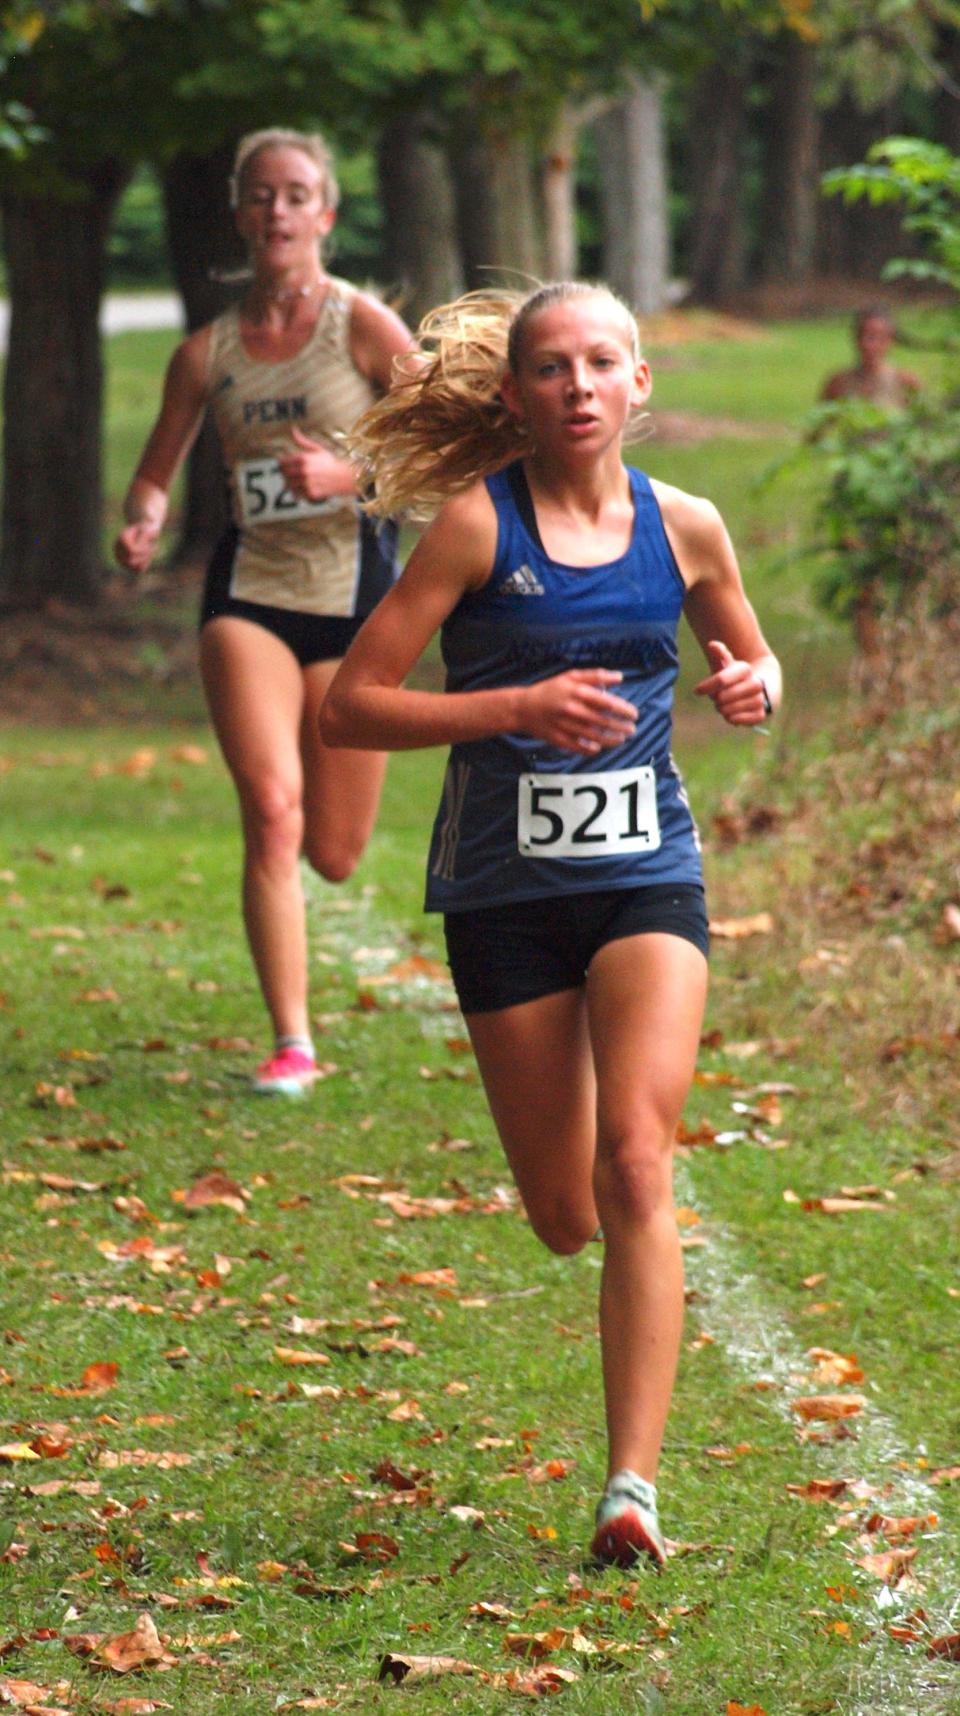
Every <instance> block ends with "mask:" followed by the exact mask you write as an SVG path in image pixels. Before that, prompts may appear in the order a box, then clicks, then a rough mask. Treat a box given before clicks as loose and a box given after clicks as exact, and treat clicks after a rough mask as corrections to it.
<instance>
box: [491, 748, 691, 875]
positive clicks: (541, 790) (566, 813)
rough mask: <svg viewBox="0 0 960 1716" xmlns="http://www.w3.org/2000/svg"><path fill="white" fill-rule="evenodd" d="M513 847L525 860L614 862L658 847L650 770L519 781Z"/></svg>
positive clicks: (654, 779)
mask: <svg viewBox="0 0 960 1716" xmlns="http://www.w3.org/2000/svg"><path fill="white" fill-rule="evenodd" d="M517 844H518V846H519V849H520V851H521V852H522V854H523V855H524V857H526V858H536V857H543V858H613V857H616V856H617V855H618V854H619V853H621V852H655V851H656V850H657V847H658V846H659V845H660V824H659V821H658V818H657V777H656V773H655V771H654V770H653V769H652V768H649V767H643V768H637V769H610V770H608V771H607V772H606V773H604V774H591V775H587V774H549V775H521V776H520V781H519V796H518V800H517Z"/></svg>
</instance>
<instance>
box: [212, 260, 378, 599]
mask: <svg viewBox="0 0 960 1716" xmlns="http://www.w3.org/2000/svg"><path fill="white" fill-rule="evenodd" d="M353 297H354V288H353V287H352V286H350V285H349V284H348V282H347V281H345V280H339V279H334V278H333V277H331V278H330V284H329V287H328V289H327V293H326V296H325V298H324V300H323V303H322V304H321V306H320V313H319V315H318V317H317V322H316V326H315V328H314V330H313V332H312V334H311V335H310V337H309V339H308V340H307V343H306V345H305V346H303V347H302V348H301V350H300V351H299V352H297V354H296V356H295V357H292V358H286V359H284V360H283V361H282V362H280V363H266V362H263V361H261V360H259V359H256V358H252V357H250V356H248V354H247V352H246V350H245V349H244V345H243V341H242V339H241V335H240V313H239V308H238V307H237V306H234V307H233V308H231V309H229V310H227V311H226V313H225V314H224V315H222V316H218V318H217V320H216V321H215V322H213V323H212V325H211V331H210V333H211V337H210V359H209V362H210V370H209V384H210V408H211V410H212V412H213V415H214V419H215V421H216V425H217V429H218V431H219V433H220V441H221V444H222V447H223V453H224V460H225V465H226V477H227V483H228V487H229V491H230V507H231V513H232V516H233V521H234V524H235V525H236V527H237V530H238V532H239V543H238V549H237V553H236V556H235V558H234V563H233V573H232V578H231V584H230V594H231V595H232V596H234V597H237V598H239V599H240V600H242V601H247V602H263V603H266V604H268V605H270V606H271V607H275V608H290V609H296V610H298V611H300V612H302V613H315V614H324V615H333V616H336V615H343V616H347V615H351V614H353V613H354V612H355V609H356V602H357V591H358V585H359V576H360V559H361V525H360V515H359V512H358V509H357V504H356V497H355V496H353V495H343V496H340V495H337V496H334V497H332V498H331V499H330V500H324V501H318V502H311V501H303V500H299V499H297V497H296V496H294V495H292V494H291V493H290V490H289V489H287V488H286V486H285V484H284V482H283V478H282V476H281V474H280V470H279V467H278V465H277V462H276V461H277V458H278V456H282V455H283V454H284V453H287V452H290V451H291V450H293V449H294V447H295V442H294V440H293V436H292V434H291V429H292V428H293V426H294V424H295V425H296V426H297V427H298V428H299V429H300V430H302V432H303V434H304V435H307V436H309V437H310V438H311V439H313V440H316V441H322V442H324V444H325V445H326V446H328V447H329V448H330V450H331V452H335V453H340V454H342V451H343V449H342V446H341V444H340V441H339V439H338V437H339V436H340V434H342V433H343V432H344V431H346V430H349V429H352V427H353V425H354V423H355V422H356V421H357V418H358V417H359V416H360V415H361V414H362V412H364V411H365V410H366V409H367V407H368V406H369V405H371V404H372V403H373V401H374V399H375V398H376V394H375V392H374V389H373V387H372V386H371V384H370V383H369V382H368V381H367V379H366V377H365V376H363V375H361V374H360V372H359V370H358V369H357V368H356V366H355V365H354V363H353V360H352V358H351V356H350V310H351V303H352V299H353Z"/></svg>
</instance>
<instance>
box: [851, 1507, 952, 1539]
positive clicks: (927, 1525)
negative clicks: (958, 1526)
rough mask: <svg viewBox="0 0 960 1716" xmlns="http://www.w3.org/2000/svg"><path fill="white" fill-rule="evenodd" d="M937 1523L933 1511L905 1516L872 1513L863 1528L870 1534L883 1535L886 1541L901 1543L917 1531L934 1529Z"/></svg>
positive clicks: (913, 1535)
mask: <svg viewBox="0 0 960 1716" xmlns="http://www.w3.org/2000/svg"><path fill="white" fill-rule="evenodd" d="M938 1524H939V1520H938V1518H937V1515H936V1514H935V1513H926V1514H910V1515H907V1516H892V1515H890V1514H886V1513H872V1514H871V1515H870V1517H869V1519H868V1520H866V1521H865V1522H864V1526H863V1529H864V1531H865V1532H869V1533H870V1534H873V1533H874V1532H876V1533H878V1534H879V1535H880V1536H881V1537H885V1538H886V1540H887V1542H888V1543H902V1542H904V1540H905V1539H906V1538H908V1537H915V1536H916V1534H917V1532H918V1531H935V1530H936V1528H937V1526H938Z"/></svg>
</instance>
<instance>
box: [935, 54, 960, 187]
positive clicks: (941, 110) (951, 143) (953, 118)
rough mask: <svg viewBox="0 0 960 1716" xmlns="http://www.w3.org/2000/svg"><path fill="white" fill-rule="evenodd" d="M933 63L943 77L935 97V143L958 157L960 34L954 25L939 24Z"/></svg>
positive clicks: (959, 148) (959, 147)
mask: <svg viewBox="0 0 960 1716" xmlns="http://www.w3.org/2000/svg"><path fill="white" fill-rule="evenodd" d="M936 60H937V65H938V66H939V67H940V71H941V75H942V77H943V83H942V85H941V87H940V88H939V89H938V90H937V93H936V97H935V102H936V121H937V139H938V141H939V142H940V143H942V144H943V145H944V147H945V148H947V149H949V150H950V153H951V154H952V155H960V30H958V29H957V28H956V27H955V25H952V24H943V25H941V27H940V29H939V30H938V31H937V53H936Z"/></svg>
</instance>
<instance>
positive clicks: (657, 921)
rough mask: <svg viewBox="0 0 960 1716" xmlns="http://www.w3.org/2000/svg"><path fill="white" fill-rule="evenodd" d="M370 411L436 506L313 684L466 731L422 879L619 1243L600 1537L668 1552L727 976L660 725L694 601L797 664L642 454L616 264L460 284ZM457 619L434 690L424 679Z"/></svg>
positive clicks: (502, 1116) (542, 1165) (382, 724)
mask: <svg viewBox="0 0 960 1716" xmlns="http://www.w3.org/2000/svg"><path fill="white" fill-rule="evenodd" d="M421 337H422V339H423V342H424V346H425V349H426V350H427V351H428V352H429V353H431V356H430V357H429V358H428V360H427V361H426V362H423V361H421V362H420V363H419V364H418V365H416V366H414V367H411V369H410V373H409V375H408V377H407V379H406V381H405V382H401V383H400V384H399V385H398V386H396V387H395V389H394V391H393V393H392V394H391V395H390V396H389V398H388V399H387V400H385V401H383V402H382V403H381V404H380V405H378V406H376V407H375V408H374V410H373V411H372V412H370V413H368V415H367V417H366V418H365V419H364V420H363V424H364V427H363V432H362V435H361V438H360V441H359V450H360V452H361V454H362V455H363V456H364V457H365V458H366V459H367V461H368V463H369V465H370V469H371V471H372V473H373V474H374V475H375V478H376V484H377V494H378V504H380V505H382V506H383V507H384V508H387V509H389V510H390V511H401V510H403V509H404V508H409V507H410V504H411V502H413V501H417V502H419V503H424V504H428V505H429V504H434V505H435V504H436V503H438V502H440V503H445V504H441V506H440V510H439V512H438V514H437V516H436V518H435V519H434V521H433V523H432V524H431V525H430V527H429V529H428V530H427V531H426V532H425V533H424V535H423V536H422V538H421V540H420V542H419V543H418V545H417V547H416V549H415V550H414V553H413V555H412V556H411V558H410V561H409V563H408V565H407V568H406V571H405V572H404V574H403V576H402V578H401V579H400V582H399V584H397V585H396V586H395V588H394V589H393V590H392V591H391V592H390V593H389V594H388V595H387V596H386V597H385V598H384V600H383V602H382V603H381V604H380V606H379V607H378V608H377V610H376V611H375V613H374V614H373V615H372V617H371V618H370V619H369V620H368V621H367V622H366V624H365V625H364V627H363V629H362V631H361V632H360V634H359V636H358V637H357V639H356V641H355V642H354V644H353V645H352V646H351V648H350V650H349V651H348V653H347V656H346V657H345V659H344V661H343V663H342V665H341V667H340V669H339V671H338V673H337V676H336V678H335V679H334V682H333V685H332V687H331V689H330V691H329V693H328V695H327V698H326V701H325V703H324V707H323V710H322V711H321V729H322V732H323V736H324V738H325V739H326V741H327V743H328V744H332V745H338V744H339V745H350V746H359V747H375V748H381V747H382V748H384V749H386V750H391V749H393V750H399V749H405V748H410V747H414V746H422V745H433V744H449V745H451V746H452V750H451V756H450V763H449V766H448V769H447V774H446V780H445V785H444V794H443V802H442V804H441V807H440V810H439V813H438V816H437V821H436V825H435V828H434V834H433V840H432V843H431V851H430V860H429V871H428V881H427V904H428V908H429V909H437V910H443V911H444V912H445V914H446V915H445V927H446V935H447V947H448V952H449V957H450V965H451V970H452V972H453V976H454V981H455V983H456V986H457V992H458V995H459V998H460V1004H461V1007H462V1008H463V1012H464V1016H465V1018H466V1022H467V1026H468V1028H469V1031H470V1036H471V1040H472V1043H473V1047H474V1050H475V1053H476V1056H477V1061H478V1063H479V1067H480V1072H481V1075H482V1077H483V1082H484V1086H485V1089H486V1093H487V1097H488V1100H489V1103H490V1108H491V1112H492V1115H493V1118H494V1121H495V1123H496V1126H497V1129H498V1131H499V1134H500V1137H501V1140H502V1142H503V1146H504V1149H505V1151H506V1154H507V1157H508V1159H509V1162H510V1166H511V1169H512V1171H513V1174H514V1177H515V1179H516V1182H517V1185H518V1187H519V1190H520V1193H521V1195H522V1197H523V1201H524V1205H525V1207H526V1211H527V1214H528V1216H529V1218H530V1222H531V1224H532V1226H533V1228H534V1229H535V1231H536V1233H537V1234H538V1235H539V1237H540V1238H541V1239H542V1240H543V1241H544V1242H545V1244H547V1245H548V1246H549V1247H550V1248H551V1249H552V1250H554V1251H556V1252H560V1253H572V1252H575V1251H579V1250H580V1249H581V1247H582V1246H583V1245H585V1244H586V1243H587V1242H588V1241H589V1240H591V1239H593V1238H596V1237H598V1226H599V1228H600V1229H601V1230H602V1238H603V1241H604V1264H603V1276H602V1283H601V1292H600V1332H601V1344H602V1354H603V1376H604V1389H605V1398H606V1418H607V1433H608V1468H607V1483H606V1487H605V1489H604V1491H603V1495H602V1496H601V1499H600V1504H599V1506H598V1509H597V1521H596V1530H595V1534H594V1538H593V1550H594V1553H595V1555H596V1556H597V1557H598V1558H599V1559H600V1560H602V1561H615V1562H620V1563H624V1564H628V1563H630V1562H632V1561H634V1560H636V1559H638V1558H642V1557H648V1558H649V1559H650V1560H651V1561H652V1562H653V1563H654V1564H655V1565H658V1566H659V1565H660V1564H662V1562H663V1560H664V1558H665V1555H666V1549H665V1545H664V1539H663V1536H662V1533H661V1530H660V1526H659V1522H658V1517H657V1496H656V1489H655V1481H656V1474H657V1466H658V1462H659V1455H660V1446H661V1442H662V1438H663V1430H664V1425H665V1421H666V1416H667V1411H668V1408H669V1403H670V1396H671V1393H672V1389H673V1380H674V1373H675V1369H676V1360H677V1353H678V1350H679V1344H680V1332H681V1324H682V1318H683V1274H682V1262H681V1252H680V1245H679V1239H678V1235H677V1226H676V1219H675V1215H674V1209H673V1194H672V1153H673V1143H674V1138H675V1135H676V1126H677V1121H678V1119H679V1116H680V1113H681V1110H682V1107H683V1103H684V1099H685V1097H686V1093H687V1090H688V1088H689V1085H690V1081H691V1078H692V1075H693V1069H694V1063H695V1059H696V1052H697V1046H698V1042H699V1036H700V1026H701V1020H702V1017H703V1007H704V1001H705V997H706V986H707V961H706V953H707V923H706V911H705V907H704V900H703V888H702V882H701V873H700V862H699V849H698V842H697V837H696V830H695V827H694V824H693V820H692V818H691V815H690V811H689V808H688V806H687V801H686V796H685V793H684V790H683V786H682V783H681V781H680V777H679V775H678V774H677V771H676V769H675V767H674V764H673V761H672V758H671V754H670V725H671V701H672V690H673V684H674V680H675V678H676V670H677V651H676V630H677V624H678V621H679V618H680V614H681V612H684V613H685V614H686V616H687V619H688V620H689V622H690V625H691V626H692V628H693V631H694V633H695V635H696V637H697V638H698V640H699V641H700V643H701V645H702V646H703V649H704V651H705V653H706V656H707V658H708V662H709V666H710V672H709V673H708V675H707V677H706V678H705V679H704V680H702V681H701V683H700V685H699V686H698V687H697V690H698V691H699V692H700V693H701V695H703V696H706V697H710V698H712V699H713V702H714V704H715V705H716V708H717V709H718V711H719V713H720V714H721V715H722V716H723V718H724V719H725V720H726V721H729V722H730V723H731V724H732V725H734V726H756V725H757V724H758V723H760V722H762V721H763V720H764V718H765V717H767V716H769V715H770V714H772V712H773V710H774V709H775V707H776V706H777V704H778V703H779V700H780V669H779V666H778V664H777V661H776V658H775V657H774V656H773V655H772V653H771V651H770V649H769V648H768V646H767V644H766V642H765V640H764V638H763V635H762V633H761V631H760V627H759V625H758V623H757V619H756V616H755V614H754V612H753V609H752V608H751V606H750V603H749V601H748V600H747V597H746V595H745V593H744V589H743V585H742V582H741V579H740V573H739V570H738V567H737V563H736V559H735V557H734V553H733V549H732V547H731V545H730V540H729V537H728V536H727V533H726V531H725V529H724V526H723V523H722V520H721V519H720V517H719V514H718V513H717V512H716V510H715V509H714V508H713V507H712V506H711V505H710V503H709V502H707V501H703V500H698V499H695V498H693V497H692V496H690V495H686V494H683V493H681V491H680V490H678V489H674V488H671V487H669V486H668V485H666V484H664V483H659V482H651V481H650V480H649V479H648V478H646V477H645V476H643V475H642V474H641V473H640V472H639V471H633V470H628V469H627V468H626V467H625V466H624V464H623V461H622V452H621V449H622V442H623V438H624V433H625V430H626V429H627V428H628V425H629V423H630V419H631V413H632V412H633V411H634V410H635V409H637V408H640V407H642V405H643V403H644V401H645V400H646V398H647V396H648V394H649V391H650V374H649V370H648V368H647V365H646V364H645V362H644V361H643V359H642V358H641V356H640V351H639V344H638V336H637V329H636V324H635V321H634V319H633V316H632V315H631V314H630V312H629V311H628V310H627V308H626V306H625V305H623V304H622V303H621V302H620V301H619V299H617V298H616V297H615V296H614V295H613V294H612V293H610V292H608V291H607V290H606V288H603V287H591V286H584V285H580V284H573V283H566V284H560V285H556V286H547V287H543V288H541V289H539V290H538V291H537V292H535V293H533V294H531V295H530V297H528V298H527V299H525V300H524V301H523V302H522V303H520V304H519V305H518V304H517V303H516V301H514V300H508V299H507V298H506V297H502V298H496V297H489V296H488V297H483V296H482V295H479V294H475V295H470V296H468V298H466V299H463V300H460V301H459V302H458V303H457V304H455V305H452V306H448V307H447V308H446V309H445V310H443V311H438V312H436V314H435V316H434V317H433V318H428V321H427V323H426V324H424V327H423V328H422V329H421ZM438 629H440V631H441V634H442V646H443V653H444V659H445V662H446V667H447V689H446V691H445V692H442V693H439V692H426V691H415V690H408V689H406V688H405V687H404V685H403V681H404V678H405V676H406V675H407V673H408V672H409V670H410V668H411V667H412V666H413V664H414V663H415V662H416V660H417V659H418V657H419V656H420V654H421V653H422V651H423V649H424V648H425V647H426V644H427V643H428V641H429V639H430V638H431V637H432V636H433V634H434V632H436V631H437V630H438Z"/></svg>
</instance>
